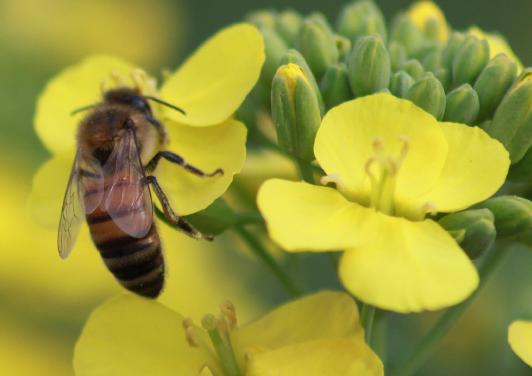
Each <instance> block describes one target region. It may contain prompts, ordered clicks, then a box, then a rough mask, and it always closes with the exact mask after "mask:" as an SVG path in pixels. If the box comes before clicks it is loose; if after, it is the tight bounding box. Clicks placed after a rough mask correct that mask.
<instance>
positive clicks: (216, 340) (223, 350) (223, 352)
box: [207, 329, 242, 376]
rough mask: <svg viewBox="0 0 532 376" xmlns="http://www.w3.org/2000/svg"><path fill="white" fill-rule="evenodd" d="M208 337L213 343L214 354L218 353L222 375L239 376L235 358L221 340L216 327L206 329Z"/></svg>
mask: <svg viewBox="0 0 532 376" xmlns="http://www.w3.org/2000/svg"><path fill="white" fill-rule="evenodd" d="M207 332H208V333H209V337H210V338H211V342H212V344H213V347H214V350H215V351H216V354H218V359H219V360H220V363H221V365H222V369H223V371H224V375H226V376H241V375H242V374H241V372H240V369H239V368H238V364H237V361H236V358H235V354H234V353H233V351H232V350H231V348H230V347H229V346H228V344H227V343H226V342H225V341H224V340H223V338H222V336H221V335H220V332H219V331H218V330H217V329H213V330H208V331H207Z"/></svg>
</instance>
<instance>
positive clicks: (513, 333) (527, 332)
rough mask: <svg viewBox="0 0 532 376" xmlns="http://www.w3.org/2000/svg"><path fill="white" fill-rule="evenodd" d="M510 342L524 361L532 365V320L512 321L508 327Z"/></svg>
mask: <svg viewBox="0 0 532 376" xmlns="http://www.w3.org/2000/svg"><path fill="white" fill-rule="evenodd" d="M508 342H509V343H510V346H511V347H512V350H513V351H514V352H515V353H516V354H517V355H518V356H519V357H520V358H521V359H522V360H523V362H525V363H526V364H528V365H529V366H530V367H532V321H525V320H516V321H514V322H512V323H511V324H510V327H509V328H508Z"/></svg>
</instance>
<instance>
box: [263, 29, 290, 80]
mask: <svg viewBox="0 0 532 376" xmlns="http://www.w3.org/2000/svg"><path fill="white" fill-rule="evenodd" d="M260 31H261V33H262V37H263V38H264V49H265V53H266V60H265V62H264V66H263V68H262V73H261V80H262V81H263V82H264V83H265V85H266V86H267V87H268V90H269V87H270V84H271V82H272V78H273V75H274V74H275V71H276V70H277V67H278V66H279V61H280V60H281V58H282V57H283V55H284V54H285V53H286V50H287V48H288V47H287V46H286V43H285V42H284V40H283V39H282V38H281V37H280V36H279V34H277V32H276V31H275V30H274V29H272V28H270V27H261V28H260Z"/></svg>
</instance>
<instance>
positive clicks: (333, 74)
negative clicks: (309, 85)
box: [321, 63, 353, 109]
mask: <svg viewBox="0 0 532 376" xmlns="http://www.w3.org/2000/svg"><path fill="white" fill-rule="evenodd" d="M321 93H322V95H323V100H324V101H325V106H326V107H327V109H329V108H332V107H334V106H336V105H339V104H340V103H343V102H345V101H348V100H349V99H351V98H353V93H352V92H351V87H350V86H349V77H348V74H347V67H346V65H345V64H344V63H336V64H333V65H331V66H330V67H329V68H328V69H327V71H326V72H325V75H324V76H323V79H322V80H321Z"/></svg>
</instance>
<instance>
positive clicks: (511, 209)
mask: <svg viewBox="0 0 532 376" xmlns="http://www.w3.org/2000/svg"><path fill="white" fill-rule="evenodd" d="M476 207H478V208H486V209H489V210H490V211H491V212H492V213H493V215H494V217H495V228H496V229H497V235H498V236H517V235H521V234H524V233H527V232H530V231H531V230H532V202H531V201H530V200H527V199H525V198H522V197H519V196H499V197H494V198H492V199H489V200H487V201H484V202H482V203H480V204H478V205H476Z"/></svg>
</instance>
